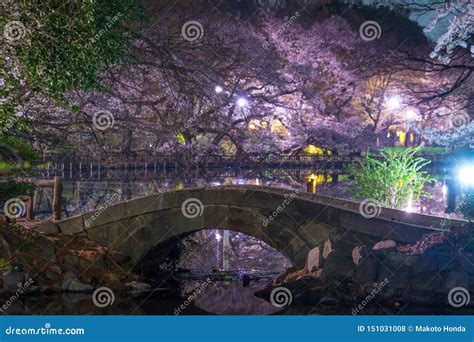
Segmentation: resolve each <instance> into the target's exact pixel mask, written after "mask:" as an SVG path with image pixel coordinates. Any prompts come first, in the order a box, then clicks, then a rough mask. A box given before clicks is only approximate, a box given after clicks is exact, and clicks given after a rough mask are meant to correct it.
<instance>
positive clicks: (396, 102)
mask: <svg viewBox="0 0 474 342" xmlns="http://www.w3.org/2000/svg"><path fill="white" fill-rule="evenodd" d="M401 105H402V100H401V99H400V96H398V95H394V96H390V97H389V98H388V100H387V106H388V108H390V109H398V108H400V107H401Z"/></svg>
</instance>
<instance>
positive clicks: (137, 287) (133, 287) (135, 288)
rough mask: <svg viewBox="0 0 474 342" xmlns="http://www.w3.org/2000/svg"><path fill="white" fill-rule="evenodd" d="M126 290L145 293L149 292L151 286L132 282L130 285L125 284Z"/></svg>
mask: <svg viewBox="0 0 474 342" xmlns="http://www.w3.org/2000/svg"><path fill="white" fill-rule="evenodd" d="M125 288H127V289H128V290H130V291H133V292H143V291H147V290H149V289H150V288H151V285H150V284H147V283H140V282H137V281H132V282H130V283H125Z"/></svg>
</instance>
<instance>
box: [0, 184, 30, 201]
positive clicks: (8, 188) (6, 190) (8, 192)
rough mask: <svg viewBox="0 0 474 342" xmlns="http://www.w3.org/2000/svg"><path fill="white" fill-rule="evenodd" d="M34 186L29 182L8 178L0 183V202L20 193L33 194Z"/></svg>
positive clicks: (20, 194)
mask: <svg viewBox="0 0 474 342" xmlns="http://www.w3.org/2000/svg"><path fill="white" fill-rule="evenodd" d="M35 189H36V187H35V186H34V185H33V184H31V183H25V182H16V181H14V180H9V181H7V182H5V183H0V202H4V201H7V200H9V199H10V198H13V197H18V196H22V195H30V196H31V195H33V193H34V191H35Z"/></svg>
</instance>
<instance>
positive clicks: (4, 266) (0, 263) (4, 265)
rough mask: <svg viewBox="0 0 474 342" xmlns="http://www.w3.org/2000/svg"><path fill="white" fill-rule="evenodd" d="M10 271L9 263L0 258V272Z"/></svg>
mask: <svg viewBox="0 0 474 342" xmlns="http://www.w3.org/2000/svg"><path fill="white" fill-rule="evenodd" d="M11 270H12V266H11V265H10V263H9V262H8V261H7V260H5V259H3V258H0V271H5V272H10V271H11Z"/></svg>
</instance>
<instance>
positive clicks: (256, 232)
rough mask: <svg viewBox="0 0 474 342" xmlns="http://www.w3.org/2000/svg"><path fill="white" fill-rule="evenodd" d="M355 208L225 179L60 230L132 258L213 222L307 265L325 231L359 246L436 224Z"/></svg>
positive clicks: (69, 222)
mask: <svg viewBox="0 0 474 342" xmlns="http://www.w3.org/2000/svg"><path fill="white" fill-rule="evenodd" d="M186 205H187V206H188V207H187V209H186ZM356 208H358V204H357V203H354V202H350V201H344V200H336V199H331V198H327V197H322V196H315V195H312V194H307V193H301V192H292V191H291V190H285V189H276V188H266V187H255V186H222V187H211V188H193V189H185V190H179V191H169V192H164V193H159V194H154V195H150V196H145V197H140V198H136V199H133V200H129V201H126V202H121V203H118V204H114V205H112V206H109V207H107V208H104V209H99V210H97V211H94V212H90V213H86V214H83V215H79V216H76V217H72V218H69V219H66V220H63V221H59V222H57V225H58V226H59V229H60V230H61V231H62V232H63V233H69V234H84V233H85V234H87V235H88V236H89V237H90V238H91V239H92V240H94V241H96V242H97V243H99V244H100V245H103V246H109V247H113V248H115V249H117V250H119V251H121V252H122V253H124V254H125V255H127V256H129V257H130V259H131V262H132V264H134V265H136V264H137V263H139V262H140V261H141V260H142V259H143V258H144V257H145V256H146V255H147V254H148V252H149V251H150V250H152V249H154V248H156V246H158V245H160V244H161V245H163V246H165V245H167V244H169V243H173V241H178V240H177V239H179V238H182V237H184V236H186V235H188V234H192V233H194V232H196V231H199V230H202V229H209V228H219V229H228V230H232V231H236V232H242V233H245V234H247V235H250V236H253V237H255V238H257V239H259V240H261V241H264V242H265V243H267V244H268V245H270V246H271V247H273V248H275V249H276V250H277V251H279V252H280V253H282V254H283V255H284V256H286V257H287V258H288V259H289V260H290V261H291V262H292V263H293V264H294V265H297V266H303V265H304V264H305V262H306V257H307V253H308V252H309V251H310V250H311V249H312V248H313V247H315V246H319V245H321V244H322V243H324V241H326V240H328V239H332V240H335V241H342V240H344V241H347V242H348V243H353V244H354V246H355V245H360V244H373V243H375V242H377V241H380V240H381V239H393V240H396V241H402V242H414V241H416V240H418V239H419V238H421V236H422V235H423V234H426V233H428V232H432V230H431V229H430V228H426V227H421V226H419V225H417V222H418V220H421V218H419V217H418V216H417V215H416V214H415V215H411V216H410V217H409V218H405V221H408V222H399V221H400V218H401V217H400V215H402V214H403V212H399V211H394V210H390V209H386V210H385V209H384V211H385V217H375V218H372V219H368V218H365V217H363V216H362V215H360V213H359V211H358V209H356ZM387 215H389V216H390V215H391V216H392V217H387ZM397 219H398V220H397ZM423 220H425V221H424V222H426V217H424V218H423ZM433 222H434V221H433ZM434 224H435V226H436V222H434ZM438 224H439V222H438Z"/></svg>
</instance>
